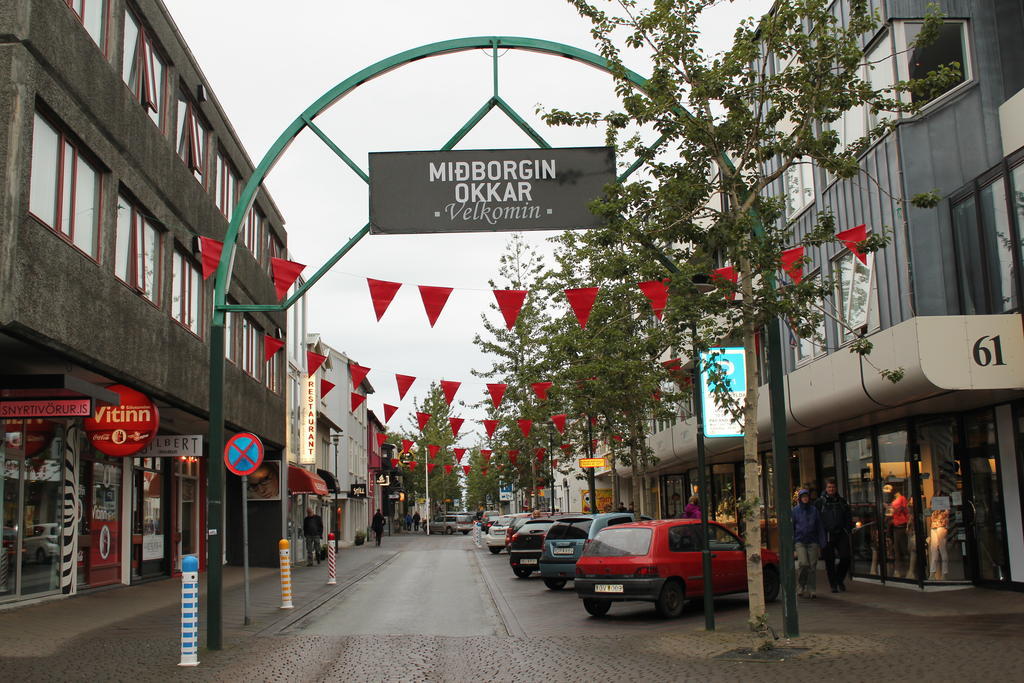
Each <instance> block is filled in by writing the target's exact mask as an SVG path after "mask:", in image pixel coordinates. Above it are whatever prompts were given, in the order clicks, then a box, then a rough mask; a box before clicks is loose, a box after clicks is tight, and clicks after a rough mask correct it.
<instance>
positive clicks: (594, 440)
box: [590, 439, 597, 451]
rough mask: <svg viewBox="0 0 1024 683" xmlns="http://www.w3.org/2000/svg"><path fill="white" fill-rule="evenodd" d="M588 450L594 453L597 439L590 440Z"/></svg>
mask: <svg viewBox="0 0 1024 683" xmlns="http://www.w3.org/2000/svg"><path fill="white" fill-rule="evenodd" d="M590 450H592V451H596V450H597V439H591V440H590Z"/></svg>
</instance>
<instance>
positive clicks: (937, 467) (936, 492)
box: [915, 417, 968, 581]
mask: <svg viewBox="0 0 1024 683" xmlns="http://www.w3.org/2000/svg"><path fill="white" fill-rule="evenodd" d="M915 430H916V437H917V446H918V452H919V453H920V460H919V463H918V467H919V469H920V477H921V496H922V500H921V503H922V505H921V511H920V512H921V526H922V528H923V529H924V534H925V538H926V541H925V548H926V553H927V560H926V566H925V576H926V578H927V579H928V580H929V581H964V580H966V579H967V578H968V569H967V557H966V550H967V531H966V529H965V527H964V518H965V517H964V500H965V498H964V485H963V479H962V477H961V476H960V471H961V470H960V461H959V460H958V451H959V448H960V439H959V432H960V430H959V427H958V425H957V420H956V418H954V417H940V418H934V419H929V420H923V421H921V422H919V423H917V425H916V426H915Z"/></svg>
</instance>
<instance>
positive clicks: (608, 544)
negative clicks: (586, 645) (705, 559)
mask: <svg viewBox="0 0 1024 683" xmlns="http://www.w3.org/2000/svg"><path fill="white" fill-rule="evenodd" d="M709 541H710V542H709V544H708V545H709V546H710V550H711V576H712V588H713V590H714V594H715V595H727V594H729V593H744V592H746V590H747V563H746V556H745V554H744V551H743V543H742V542H741V541H740V539H739V538H737V537H736V536H735V535H733V533H732V532H731V531H729V530H728V529H726V528H725V527H723V526H721V525H719V524H715V523H713V522H712V523H710V524H709ZM701 545H702V544H701V528H700V521H699V520H695V519H662V520H657V521H651V522H633V523H631V524H622V525H618V526H612V527H607V528H605V529H603V530H601V531H600V532H598V534H597V535H596V536H595V537H594V539H593V540H592V541H591V542H590V543H588V544H587V545H586V548H585V549H584V551H583V556H582V557H580V559H579V561H578V562H577V563H576V594H577V595H578V596H579V597H580V598H581V599H582V600H583V608H584V609H586V610H587V612H588V613H589V614H591V615H593V616H595V617H600V616H604V615H605V614H607V613H608V610H609V608H610V607H611V604H612V603H613V602H624V601H627V600H643V601H647V602H653V603H654V604H655V607H656V608H657V610H658V613H659V614H661V616H663V617H666V618H672V617H677V616H679V615H680V614H681V613H682V611H683V607H684V606H685V605H686V601H687V599H688V598H691V597H698V598H699V597H700V596H701V595H703V592H704V586H703V583H702V579H701V577H702V574H703V572H702V569H701V553H700V548H701ZM761 561H762V563H763V568H764V592H765V600H766V601H768V602H772V601H774V600H776V599H777V598H778V597H779V556H778V555H777V554H776V553H774V552H772V551H770V550H767V549H762V550H761Z"/></svg>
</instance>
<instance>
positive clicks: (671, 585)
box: [654, 581, 686, 619]
mask: <svg viewBox="0 0 1024 683" xmlns="http://www.w3.org/2000/svg"><path fill="white" fill-rule="evenodd" d="M654 606H655V607H657V609H658V614H660V615H661V616H662V617H664V618H666V619H675V618H676V617H678V616H679V615H680V614H682V613H683V607H685V606H686V596H685V595H684V594H683V586H682V584H680V583H679V582H678V581H666V582H665V585H664V586H662V587H661V595H659V596H658V601H657V602H655V603H654Z"/></svg>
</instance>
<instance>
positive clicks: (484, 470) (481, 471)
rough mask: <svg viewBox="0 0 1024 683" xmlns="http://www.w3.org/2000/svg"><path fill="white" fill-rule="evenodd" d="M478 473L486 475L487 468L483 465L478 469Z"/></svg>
mask: <svg viewBox="0 0 1024 683" xmlns="http://www.w3.org/2000/svg"><path fill="white" fill-rule="evenodd" d="M480 474H482V475H483V476H485V477H486V476H487V468H486V467H485V468H483V469H482V470H480Z"/></svg>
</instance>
